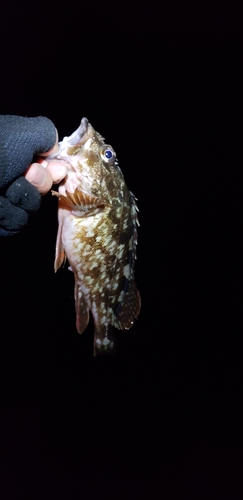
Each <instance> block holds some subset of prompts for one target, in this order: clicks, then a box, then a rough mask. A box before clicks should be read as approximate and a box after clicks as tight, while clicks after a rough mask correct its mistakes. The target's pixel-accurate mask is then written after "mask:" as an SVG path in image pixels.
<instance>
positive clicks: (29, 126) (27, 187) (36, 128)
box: [0, 115, 56, 236]
mask: <svg viewBox="0 0 243 500" xmlns="http://www.w3.org/2000/svg"><path fill="white" fill-rule="evenodd" d="M55 141H56V129H55V126H54V125H53V123H52V122H51V120H49V119H48V118H45V117H44V116H38V117H36V118H25V117H22V116H14V115H13V116H12V115H3V116H0V236H8V235H11V234H14V233H17V232H19V231H20V229H21V228H22V227H23V226H24V225H25V224H26V223H27V220H28V213H29V212H33V211H36V210H38V208H39V207H40V202H41V196H40V194H39V192H38V191H37V189H36V188H35V187H34V186H32V184H30V183H29V182H28V181H27V180H26V179H25V177H23V176H22V174H23V173H24V172H25V171H26V170H27V168H28V167H29V165H30V164H31V163H32V162H33V157H34V156H35V155H39V154H41V153H45V152H46V151H48V150H49V149H51V148H52V147H53V146H54V144H55Z"/></svg>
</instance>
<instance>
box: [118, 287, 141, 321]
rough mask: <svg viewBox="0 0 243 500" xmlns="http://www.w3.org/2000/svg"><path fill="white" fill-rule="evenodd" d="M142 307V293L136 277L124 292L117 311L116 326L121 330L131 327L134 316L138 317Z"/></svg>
mask: <svg viewBox="0 0 243 500" xmlns="http://www.w3.org/2000/svg"><path fill="white" fill-rule="evenodd" d="M140 308H141V298H140V293H139V291H138V289H137V287H136V283H135V281H134V279H132V280H130V281H129V283H128V289H127V291H126V292H122V293H121V295H120V300H119V301H118V305H117V308H116V311H115V316H116V319H115V321H114V326H115V327H116V328H118V329H119V330H123V329H124V328H125V329H127V330H128V329H129V328H131V327H132V325H133V320H134V318H137V317H138V315H139V311H140Z"/></svg>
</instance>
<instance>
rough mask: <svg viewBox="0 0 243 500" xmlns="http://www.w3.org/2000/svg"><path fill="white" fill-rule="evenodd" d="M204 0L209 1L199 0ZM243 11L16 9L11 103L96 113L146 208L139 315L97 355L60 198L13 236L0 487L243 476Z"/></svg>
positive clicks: (53, 115) (91, 490)
mask: <svg viewBox="0 0 243 500" xmlns="http://www.w3.org/2000/svg"><path fill="white" fill-rule="evenodd" d="M196 4H197V2H196ZM242 14H243V13H242V10H241V11H240V9H235V8H234V6H233V5H231V6H227V5H226V4H222V2H221V3H219V2H218V3H216V2H215V3H208V4H207V3H203V4H202V5H201V6H200V7H199V6H196V5H195V2H191V3H190V2H187V3H185V2H181V3H179V2H176V1H174V2H173V1H172V2H164V1H162V2H161V3H156V2H150V3H147V4H146V3H143V4H142V3H140V2H137V1H135V2H124V1H123V2H118V3H117V2H114V3H108V2H95V3H93V2H79V3H76V2H72V3H70V4H68V3H65V4H64V3H63V4H62V3H60V4H59V5H54V4H52V3H50V2H41V3H40V4H38V3H33V4H31V3H30V2H21V3H19V4H13V3H12V4H11V3H9V4H8V6H5V7H4V15H3V13H2V18H1V24H2V27H1V83H0V86H1V110H0V112H1V113H2V114H19V115H23V116H37V115H46V116H48V117H49V118H50V119H52V121H53V122H54V123H55V125H56V127H57V129H58V131H59V136H60V138H62V137H63V136H64V135H69V134H70V133H72V132H73V130H75V128H77V126H78V125H79V123H80V119H81V117H82V116H87V117H88V119H89V121H90V122H91V123H92V125H93V126H94V128H95V129H96V130H98V131H99V132H100V133H101V134H102V135H103V136H104V137H105V138H106V140H107V142H108V143H110V144H111V145H112V146H113V147H114V149H115V151H116V152H117V155H118V160H119V164H120V167H121V169H122V171H123V173H124V176H125V179H126V181H127V184H128V186H129V188H130V189H131V190H132V191H133V192H134V193H135V195H136V196H137V198H138V205H139V208H140V216H139V219H140V224H141V227H140V229H139V240H138V260H137V263H136V281H137V284H138V288H139V290H140V292H141V297H142V309H141V313H140V316H139V320H138V321H137V322H136V323H135V325H134V327H133V328H132V330H130V331H128V332H123V333H122V332H117V342H118V354H117V357H116V358H115V359H105V360H104V359H93V357H92V343H93V338H92V335H93V326H92V323H91V324H90V325H89V327H88V328H87V330H86V332H85V333H84V334H83V335H82V336H79V335H78V334H77V332H76V329H75V312H74V302H73V278H72V275H71V273H69V271H68V270H67V269H62V270H60V271H59V272H58V273H57V274H56V275H55V274H54V272H53V261H54V252H55V238H56V232H57V214H56V212H57V210H56V208H57V201H56V199H54V198H52V197H51V195H50V194H48V195H46V196H45V197H44V198H43V201H42V206H41V209H40V211H39V212H38V214H37V215H35V216H33V217H32V218H31V219H30V223H29V226H28V228H27V229H26V230H25V231H23V232H22V234H20V235H19V236H15V237H13V238H9V239H2V240H1V245H0V258H1V287H0V294H1V302H0V315H1V316H0V317H1V326H0V330H1V340H0V342H1V355H0V356H1V357H0V365H1V376H0V381H1V394H0V397H1V400H0V409H1V417H0V418H1V437H0V439H1V444H0V446H1V453H0V456H1V460H2V466H1V483H0V492H1V493H0V498H1V499H4V500H5V499H12V498H18V499H22V498H23V499H26V498H38V499H39V498H41V499H42V498H72V499H74V498H104V499H105V498H108V497H111V498H133V499H135V498H138V499H140V498H141V499H143V498H157V497H158V498H166V499H167V498H168V499H172V498H184V496H186V497H193V498H202V499H204V498H205V497H207V498H219V497H220V498H238V497H240V496H241V495H240V492H242V472H243V470H242V465H243V457H242V442H241V439H240V435H241V427H242V425H241V422H242V411H241V406H242V357H243V350H242V319H241V311H242V271H241V269H242V266H241V262H242V246H241V234H242V218H241V193H242V151H241V144H242V133H243V125H242V92H243V85H242V83H243V82H242V60H243V34H242V33H243V31H242V29H243V18H242Z"/></svg>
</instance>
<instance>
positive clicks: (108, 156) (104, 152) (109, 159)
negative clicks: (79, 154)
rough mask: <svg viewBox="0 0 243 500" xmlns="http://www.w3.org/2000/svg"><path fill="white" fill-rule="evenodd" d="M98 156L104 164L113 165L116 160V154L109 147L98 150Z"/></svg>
mask: <svg viewBox="0 0 243 500" xmlns="http://www.w3.org/2000/svg"><path fill="white" fill-rule="evenodd" d="M100 156H101V158H102V160H103V161H105V162H106V163H113V162H114V161H115V159H116V153H115V151H114V149H113V148H112V147H111V146H107V145H105V146H103V147H102V148H101V150H100Z"/></svg>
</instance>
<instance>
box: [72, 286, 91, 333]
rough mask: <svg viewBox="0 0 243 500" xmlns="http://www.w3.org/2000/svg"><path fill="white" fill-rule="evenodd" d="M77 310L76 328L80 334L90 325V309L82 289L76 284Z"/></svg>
mask: <svg viewBox="0 0 243 500" xmlns="http://www.w3.org/2000/svg"><path fill="white" fill-rule="evenodd" d="M74 296H75V310H76V328H77V331H78V333H80V334H81V333H83V332H84V330H85V328H86V327H87V325H88V323H89V308H88V304H87V302H86V299H85V297H84V296H83V294H82V292H81V290H80V288H79V287H78V285H77V284H76V283H75V290H74Z"/></svg>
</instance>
